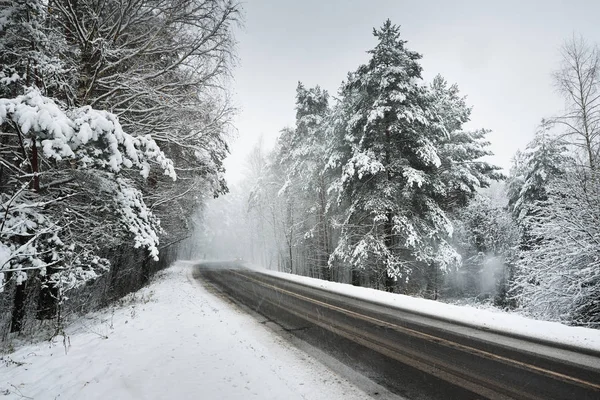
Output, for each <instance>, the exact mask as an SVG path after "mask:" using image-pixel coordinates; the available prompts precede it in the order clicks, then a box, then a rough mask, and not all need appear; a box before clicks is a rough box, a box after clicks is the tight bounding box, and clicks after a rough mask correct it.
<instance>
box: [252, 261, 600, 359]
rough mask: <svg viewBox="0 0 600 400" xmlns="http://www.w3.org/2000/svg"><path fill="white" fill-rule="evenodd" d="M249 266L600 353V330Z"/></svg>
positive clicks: (437, 315)
mask: <svg viewBox="0 0 600 400" xmlns="http://www.w3.org/2000/svg"><path fill="white" fill-rule="evenodd" d="M248 267H250V268H252V269H254V270H256V271H259V272H263V273H265V274H269V275H274V276H278V277H281V278H284V279H288V280H291V281H294V282H299V283H303V284H305V285H309V286H313V287H317V288H322V289H326V290H329V291H332V292H336V293H340V294H343V295H347V296H351V297H355V298H359V299H363V300H368V301H372V302H376V303H379V304H384V305H389V306H391V307H395V308H399V309H403V310H408V311H413V312H417V313H420V314H422V315H427V316H432V317H435V318H442V319H446V320H449V321H456V322H460V323H462V324H465V325H469V326H473V327H477V328H484V329H486V330H491V331H496V332H504V333H508V334H511V335H516V336H524V337H528V338H533V339H539V340H542V341H546V342H550V343H556V344H564V345H567V346H573V347H575V348H581V349H586V350H593V351H596V352H600V330H598V329H589V328H582V327H573V326H567V325H563V324H561V323H558V322H549V321H540V320H535V319H531V318H527V317H524V316H522V315H518V314H516V313H509V312H504V311H501V310H486V309H480V308H476V307H471V306H458V305H453V304H445V303H441V302H439V301H433V300H427V299H421V298H415V297H411V296H404V295H401V294H394V293H388V292H383V291H381V290H375V289H369V288H364V287H357V286H352V285H348V284H343V283H336V282H327V281H323V280H321V279H315V278H309V277H305V276H298V275H292V274H286V273H283V272H276V271H269V270H265V269H262V268H260V267H257V266H253V265H248Z"/></svg>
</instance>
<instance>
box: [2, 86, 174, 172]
mask: <svg viewBox="0 0 600 400" xmlns="http://www.w3.org/2000/svg"><path fill="white" fill-rule="evenodd" d="M6 122H10V123H13V124H16V126H17V127H18V129H19V130H20V131H21V132H22V133H23V134H24V135H26V136H27V137H28V138H30V139H31V140H36V141H37V142H38V143H39V144H40V145H41V148H42V150H43V155H44V156H45V157H46V158H48V159H54V160H56V161H61V160H74V161H75V162H76V163H77V166H78V167H79V168H84V169H87V168H96V169H103V170H106V171H110V172H115V173H118V172H120V171H121V170H122V169H124V168H128V169H129V168H136V169H139V171H140V174H141V175H142V176H143V177H144V178H146V177H148V173H149V170H150V164H149V163H150V162H154V163H156V164H157V165H158V166H159V167H160V168H161V169H162V170H163V171H164V173H165V175H168V176H169V177H171V178H172V179H173V180H175V179H176V177H177V175H176V173H175V170H174V168H173V162H172V161H171V160H170V159H169V158H168V157H167V156H166V155H165V154H164V153H163V152H162V151H161V150H160V148H159V147H158V145H157V144H156V142H155V141H154V140H153V139H152V138H151V137H150V135H145V136H132V135H129V134H127V133H126V132H124V131H123V129H122V127H121V124H120V123H119V120H118V118H117V116H115V115H114V114H111V113H109V112H106V111H98V110H94V109H93V108H91V107H90V106H85V107H80V108H76V109H73V110H67V111H65V110H63V109H62V108H61V107H60V106H59V105H58V104H56V103H55V102H54V101H53V100H52V99H50V98H48V97H45V96H43V95H42V94H41V93H40V92H39V91H38V90H37V89H29V90H28V92H27V93H26V94H24V95H21V96H17V97H16V98H13V99H0V124H4V123H6Z"/></svg>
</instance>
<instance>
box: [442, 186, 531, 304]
mask: <svg viewBox="0 0 600 400" xmlns="http://www.w3.org/2000/svg"><path fill="white" fill-rule="evenodd" d="M454 223H455V227H456V230H455V234H454V236H453V244H454V246H455V247H456V248H457V251H458V252H459V254H460V255H461V258H462V263H461V265H460V267H459V268H457V269H456V270H455V271H453V272H452V273H450V274H448V279H447V282H446V284H447V290H448V292H449V294H450V295H451V296H458V297H469V296H470V297H474V296H477V297H479V298H489V299H491V300H492V301H493V302H494V304H495V305H497V306H499V307H508V306H514V303H511V301H510V299H509V296H508V291H509V289H510V286H511V285H512V281H513V279H514V263H515V257H516V252H517V247H518V243H519V238H520V236H519V230H518V229H517V227H516V225H515V224H514V222H513V221H512V218H511V215H510V213H509V212H508V210H506V208H505V207H504V206H499V205H495V204H493V203H492V201H491V200H490V198H488V197H487V196H486V195H485V194H479V195H476V196H475V198H474V199H473V200H471V201H470V202H469V205H468V206H467V207H465V208H462V209H461V210H460V211H458V213H456V216H455V218H454Z"/></svg>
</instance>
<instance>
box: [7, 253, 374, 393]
mask: <svg viewBox="0 0 600 400" xmlns="http://www.w3.org/2000/svg"><path fill="white" fill-rule="evenodd" d="M190 267H191V264H188V263H184V262H179V263H176V264H175V265H174V266H173V267H171V268H169V269H168V270H166V271H163V272H162V273H160V274H159V275H158V277H157V278H156V279H155V282H154V283H153V284H152V285H150V286H149V287H147V288H144V289H142V290H140V291H139V292H137V293H136V294H135V295H133V296H131V295H130V296H129V298H128V299H125V301H124V304H123V305H121V306H120V307H117V308H113V309H108V310H104V311H102V312H100V313H95V314H92V315H90V316H88V317H86V318H84V319H83V320H81V321H79V322H77V323H76V324H73V325H72V326H70V327H68V328H67V329H66V331H67V334H68V342H67V345H68V344H69V342H70V346H68V351H66V352H65V346H64V344H63V338H62V337H58V338H56V339H55V340H54V341H53V342H52V343H49V342H41V343H38V344H33V345H26V346H24V347H21V348H19V349H17V350H16V351H15V352H14V353H11V354H8V355H3V356H2V359H1V360H0V371H1V373H0V377H1V378H0V394H3V395H5V396H6V397H4V396H1V398H3V399H4V398H5V399H36V400H41V399H60V400H66V399H86V400H92V399H103V400H106V399H206V400H211V399H250V398H255V399H286V400H287V399H290V400H293V399H323V400H324V399H351V400H352V399H364V398H367V397H368V396H367V395H366V394H365V393H364V392H362V391H361V390H360V389H358V388H357V387H356V386H354V385H353V384H352V383H350V382H348V380H347V379H345V378H343V377H341V376H339V375H338V374H336V373H335V372H333V371H332V370H331V369H330V368H328V367H325V366H324V365H323V364H321V363H319V362H318V361H317V360H316V359H314V358H313V357H311V356H310V355H307V354H305V353H304V352H302V351H300V350H298V349H297V348H295V347H294V346H293V345H290V344H288V343H287V342H286V341H285V340H284V339H283V338H281V337H280V336H278V335H277V334H276V333H274V332H273V331H271V330H270V329H269V328H267V327H265V326H264V325H261V324H260V323H258V322H257V321H256V319H254V318H253V317H251V316H249V315H247V314H245V313H243V312H241V311H239V310H237V309H236V307H232V306H231V305H230V304H228V303H227V302H226V301H224V300H222V299H221V298H219V297H218V296H216V295H214V294H212V293H209V292H208V291H207V290H206V289H205V288H204V287H203V286H202V285H201V284H200V283H197V282H196V281H194V280H193V279H191V276H190V272H191V268H190Z"/></svg>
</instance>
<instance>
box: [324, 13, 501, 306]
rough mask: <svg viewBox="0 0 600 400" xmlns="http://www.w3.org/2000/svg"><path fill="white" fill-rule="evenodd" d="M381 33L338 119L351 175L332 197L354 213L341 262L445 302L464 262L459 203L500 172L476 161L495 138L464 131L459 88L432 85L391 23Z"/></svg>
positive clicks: (346, 223) (465, 112)
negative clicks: (451, 214)
mask: <svg viewBox="0 0 600 400" xmlns="http://www.w3.org/2000/svg"><path fill="white" fill-rule="evenodd" d="M374 35H375V37H376V38H377V40H378V44H377V45H376V47H375V48H374V49H373V50H371V51H369V54H370V55H371V59H370V60H369V62H368V63H367V64H365V65H362V66H360V67H359V68H358V70H357V71H356V72H354V73H352V74H350V75H349V76H348V82H346V83H345V84H343V86H342V89H341V93H340V94H341V96H342V100H341V105H340V108H341V110H340V111H339V112H338V115H337V116H335V117H334V118H335V119H336V121H337V123H338V124H339V125H340V126H339V127H338V128H336V131H337V134H338V137H337V142H338V143H337V146H336V148H335V149H333V150H332V151H331V157H330V161H329V166H330V167H334V168H336V167H337V168H340V170H341V175H340V176H339V178H338V179H336V180H335V181H334V182H333V184H332V186H331V190H334V191H336V192H337V194H338V198H337V201H338V204H343V207H342V208H343V209H344V211H343V213H342V218H341V221H340V223H341V237H340V240H339V243H338V245H337V247H336V249H335V251H334V253H333V255H332V258H331V260H332V261H335V260H339V261H340V262H342V263H347V264H349V265H351V266H352V268H353V269H355V270H363V269H367V270H371V271H372V272H373V274H374V275H375V276H376V285H377V286H380V287H385V288H386V289H388V290H391V289H392V288H393V287H394V286H395V285H396V283H395V280H399V281H400V282H401V284H402V286H403V287H404V288H406V287H407V284H408V282H409V279H410V278H411V277H413V276H415V275H420V276H421V277H422V278H423V279H424V280H425V281H426V283H427V284H426V291H427V292H428V294H429V295H430V296H432V297H436V296H437V289H438V288H437V285H438V284H439V281H440V280H439V277H438V275H439V274H440V272H441V271H444V270H446V269H447V268H448V267H450V266H452V265H455V264H457V263H458V262H459V260H460V258H459V256H458V254H457V253H456V251H455V250H454V249H453V248H452V246H451V245H450V244H449V243H448V238H449V237H450V236H451V235H452V232H453V226H452V223H451V221H450V219H449V218H448V216H447V214H446V211H447V210H448V209H449V208H451V207H452V205H454V203H455V201H449V198H450V197H451V196H456V198H457V199H458V198H460V197H465V198H468V197H469V196H471V195H472V194H473V192H474V190H475V189H476V188H477V187H481V186H486V185H487V184H488V182H489V179H488V176H491V177H493V175H494V171H495V168H494V167H491V166H489V165H487V164H485V163H473V162H472V161H473V160H475V159H477V158H478V157H481V156H483V155H485V154H487V153H486V151H485V150H484V148H485V145H486V143H485V142H480V140H481V139H482V138H483V136H484V135H485V132H479V133H466V132H462V125H463V124H464V123H465V122H466V121H467V120H468V116H469V112H470V110H469V109H468V108H467V107H466V106H464V102H463V101H462V99H460V98H459V97H458V96H457V90H456V88H455V87H451V88H447V87H446V85H445V83H444V82H443V80H441V79H439V78H438V79H437V80H436V82H435V83H434V85H433V88H431V89H430V88H428V87H426V86H424V85H422V83H421V81H422V79H421V66H420V65H419V63H418V60H419V59H420V58H421V56H420V55H419V54H418V53H416V52H413V51H410V50H408V49H407V48H406V46H405V44H406V42H405V41H404V40H402V39H400V30H399V27H398V26H395V25H393V24H392V23H391V22H390V21H389V20H388V21H386V23H385V24H384V25H383V26H382V28H381V29H379V30H374ZM415 289H416V290H420V289H419V288H415Z"/></svg>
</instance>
